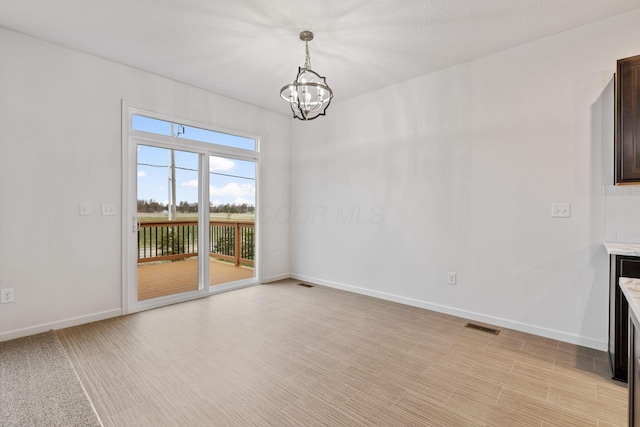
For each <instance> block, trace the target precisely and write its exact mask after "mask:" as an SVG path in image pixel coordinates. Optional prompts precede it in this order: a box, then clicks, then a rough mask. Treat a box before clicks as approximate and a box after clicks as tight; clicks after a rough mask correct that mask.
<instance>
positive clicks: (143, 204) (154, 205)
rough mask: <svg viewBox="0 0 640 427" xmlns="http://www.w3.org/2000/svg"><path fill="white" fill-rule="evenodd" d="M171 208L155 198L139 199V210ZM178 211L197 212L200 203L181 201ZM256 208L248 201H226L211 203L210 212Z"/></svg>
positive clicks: (151, 211)
mask: <svg viewBox="0 0 640 427" xmlns="http://www.w3.org/2000/svg"><path fill="white" fill-rule="evenodd" d="M168 210H169V206H168V205H167V204H163V203H160V202H156V201H155V200H153V199H149V200H138V212H145V213H161V212H165V211H168ZM176 211H177V212H179V213H195V212H198V203H197V202H194V203H189V202H180V203H179V204H178V205H177V206H176ZM255 211H256V208H255V206H253V205H249V204H247V203H242V204H241V205H237V204H235V203H225V204H219V205H213V204H211V203H210V204H209V212H210V213H228V214H235V213H255Z"/></svg>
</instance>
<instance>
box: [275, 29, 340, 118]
mask: <svg viewBox="0 0 640 427" xmlns="http://www.w3.org/2000/svg"><path fill="white" fill-rule="evenodd" d="M300 40H302V41H303V42H304V44H305V61H304V66H302V67H298V75H297V76H296V79H295V80H294V81H293V82H291V83H289V84H288V85H286V86H284V87H283V88H282V89H280V97H282V99H284V100H285V101H287V102H288V103H289V104H290V105H291V111H293V117H294V118H296V119H300V120H313V119H315V118H316V117H318V116H324V115H325V111H326V110H327V107H329V103H331V99H332V98H333V91H332V90H331V88H330V87H329V86H328V85H327V82H326V79H325V78H324V77H322V76H321V75H320V74H318V73H316V72H315V71H312V70H311V59H310V57H309V42H310V41H311V40H313V33H312V32H311V31H303V32H301V33H300Z"/></svg>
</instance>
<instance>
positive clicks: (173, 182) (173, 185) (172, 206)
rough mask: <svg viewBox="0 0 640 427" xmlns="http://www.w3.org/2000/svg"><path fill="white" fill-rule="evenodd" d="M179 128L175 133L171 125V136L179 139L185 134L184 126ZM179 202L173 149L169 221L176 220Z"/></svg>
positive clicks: (170, 174) (170, 172) (172, 151)
mask: <svg viewBox="0 0 640 427" xmlns="http://www.w3.org/2000/svg"><path fill="white" fill-rule="evenodd" d="M176 126H178V131H177V132H174V131H173V123H171V136H173V137H175V138H177V137H179V136H180V135H181V134H183V133H184V126H182V125H176ZM176 211H177V201H176V152H175V150H173V149H171V168H170V169H169V220H170V221H173V220H175V219H176V214H177V212H176Z"/></svg>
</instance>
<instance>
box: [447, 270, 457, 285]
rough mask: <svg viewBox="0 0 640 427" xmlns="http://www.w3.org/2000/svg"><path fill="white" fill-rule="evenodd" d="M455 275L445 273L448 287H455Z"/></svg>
mask: <svg viewBox="0 0 640 427" xmlns="http://www.w3.org/2000/svg"><path fill="white" fill-rule="evenodd" d="M457 281H458V280H457V275H456V273H451V272H449V273H447V283H448V284H450V285H455V284H456V283H457Z"/></svg>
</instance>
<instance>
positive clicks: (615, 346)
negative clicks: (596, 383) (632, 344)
mask: <svg viewBox="0 0 640 427" xmlns="http://www.w3.org/2000/svg"><path fill="white" fill-rule="evenodd" d="M610 274H611V278H610V283H609V361H610V362H611V374H612V375H611V376H612V378H613V379H614V380H618V381H624V382H627V372H628V371H627V369H628V363H629V362H628V360H629V346H628V336H629V335H628V334H629V305H628V304H627V300H626V299H625V297H624V295H623V294H622V291H621V290H620V286H618V283H619V282H620V277H631V278H634V279H640V258H638V257H634V256H626V255H611V268H610ZM639 425H640V424H639Z"/></svg>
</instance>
